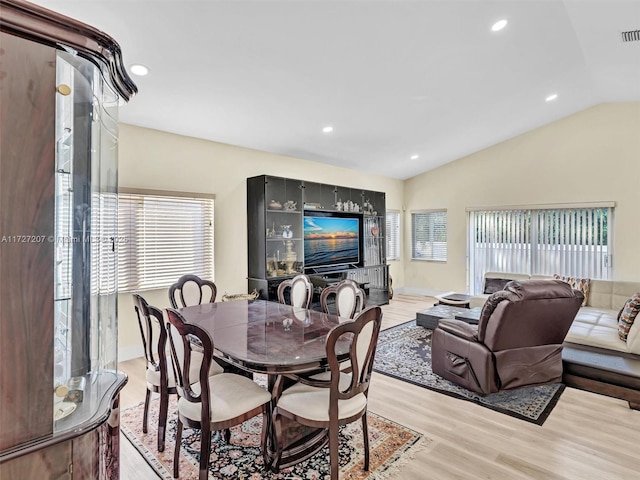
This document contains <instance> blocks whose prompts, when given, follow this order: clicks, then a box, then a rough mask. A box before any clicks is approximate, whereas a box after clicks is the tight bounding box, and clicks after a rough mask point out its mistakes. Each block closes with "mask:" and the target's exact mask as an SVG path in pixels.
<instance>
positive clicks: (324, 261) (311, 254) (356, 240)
mask: <svg viewBox="0 0 640 480" xmlns="http://www.w3.org/2000/svg"><path fill="white" fill-rule="evenodd" d="M362 229H363V221H362V214H361V213H350V212H322V211H310V210H307V211H305V212H304V267H305V269H307V268H315V267H330V266H339V265H344V266H347V265H353V266H357V267H361V266H362V245H363V235H362Z"/></svg>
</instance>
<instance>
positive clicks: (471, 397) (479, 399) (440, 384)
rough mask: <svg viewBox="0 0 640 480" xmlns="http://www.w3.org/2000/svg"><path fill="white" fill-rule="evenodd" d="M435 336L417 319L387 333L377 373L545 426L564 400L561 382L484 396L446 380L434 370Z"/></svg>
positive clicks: (380, 345) (379, 352)
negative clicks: (433, 346) (432, 341)
mask: <svg viewBox="0 0 640 480" xmlns="http://www.w3.org/2000/svg"><path fill="white" fill-rule="evenodd" d="M431 334H432V331H431V330H429V329H428V328H424V327H420V326H418V325H416V322H415V320H412V321H410V322H407V323H403V324H401V325H397V326H395V327H391V328H388V329H386V330H383V331H382V332H380V339H379V340H378V348H377V350H376V359H375V364H374V370H375V371H376V372H379V373H382V374H384V375H388V376H390V377H394V378H397V379H399V380H404V381H406V382H410V383H413V384H415V385H419V386H421V387H424V388H428V389H430V390H434V391H436V392H440V393H444V394H445V395H450V396H452V397H456V398H460V399H462V400H468V401H470V402H474V403H477V404H478V405H482V406H483V407H487V408H490V409H491V410H495V411H497V412H501V413H505V414H507V415H511V416H512V417H515V418H519V419H521V420H526V421H528V422H531V423H535V424H537V425H542V424H543V423H544V421H545V420H546V419H547V417H548V416H549V414H550V413H551V410H553V407H555V405H556V403H557V402H558V400H559V399H560V395H561V394H562V391H563V390H564V385H563V384H561V383H556V384H551V385H540V386H532V387H522V388H518V389H514V390H505V391H502V392H498V393H491V394H488V395H480V394H478V393H475V392H472V391H470V390H467V389H466V388H462V387H460V386H458V385H456V384H454V383H452V382H450V381H448V380H445V379H444V378H442V377H440V376H439V375H436V374H434V373H433V372H432V371H431Z"/></svg>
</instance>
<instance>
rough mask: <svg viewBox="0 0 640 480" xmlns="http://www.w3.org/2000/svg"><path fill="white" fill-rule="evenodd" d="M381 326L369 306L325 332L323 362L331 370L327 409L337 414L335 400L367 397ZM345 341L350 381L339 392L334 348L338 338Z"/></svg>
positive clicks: (379, 317) (379, 311)
mask: <svg viewBox="0 0 640 480" xmlns="http://www.w3.org/2000/svg"><path fill="white" fill-rule="evenodd" d="M381 323H382V309H381V308H380V307H377V306H376V307H369V308H367V309H366V310H363V311H362V312H360V313H359V314H358V315H357V316H356V317H355V318H354V319H353V320H352V321H349V322H343V323H341V324H340V325H337V326H335V327H334V328H333V329H331V331H330V332H329V334H328V336H327V340H326V350H327V359H328V361H329V368H330V370H331V393H330V400H331V401H330V404H331V406H330V409H333V408H335V409H336V412H335V414H336V415H337V408H338V400H346V399H349V398H352V397H354V396H355V395H358V394H359V393H364V394H365V395H366V394H367V392H368V390H369V381H370V379H371V371H372V369H373V360H374V358H375V354H376V346H377V344H378V335H379V333H380V325H381ZM343 336H344V337H345V338H344V340H348V341H349V357H348V360H347V361H348V362H349V363H350V364H351V382H350V384H349V386H348V387H347V388H346V389H345V390H340V388H339V385H340V378H341V375H344V373H342V372H341V370H340V368H341V366H342V367H344V365H341V363H340V361H341V360H342V361H343V362H344V361H345V360H344V359H342V358H340V359H339V358H338V354H337V352H336V345H337V344H338V342H339V341H340V340H342V339H343V338H342V337H343Z"/></svg>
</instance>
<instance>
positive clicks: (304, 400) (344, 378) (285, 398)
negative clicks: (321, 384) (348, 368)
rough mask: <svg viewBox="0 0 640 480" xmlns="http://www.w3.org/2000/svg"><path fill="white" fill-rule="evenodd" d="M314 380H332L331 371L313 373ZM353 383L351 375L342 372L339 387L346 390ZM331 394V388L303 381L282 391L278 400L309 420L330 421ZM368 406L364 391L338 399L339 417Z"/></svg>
mask: <svg viewBox="0 0 640 480" xmlns="http://www.w3.org/2000/svg"><path fill="white" fill-rule="evenodd" d="M310 378H312V379H314V380H321V381H322V380H323V381H330V380H331V372H325V373H324V374H319V375H313V376H312V377H310ZM350 384H351V375H350V374H348V373H342V372H341V373H340V380H339V385H338V389H339V390H341V391H345V390H347V389H348V388H349V385H350ZM329 394H330V389H328V388H318V387H313V386H310V385H305V384H303V383H296V384H295V385H293V386H292V387H290V388H288V389H286V390H285V391H284V392H282V396H281V397H280V399H279V400H278V407H279V408H282V409H284V410H286V411H288V412H290V413H292V414H294V415H298V416H302V417H305V418H308V419H309V420H313V421H319V422H328V421H329V408H328V405H329V401H330V399H329ZM366 406H367V397H366V395H365V394H364V393H358V394H357V395H356V396H354V397H351V398H349V399H345V400H338V419H340V420H344V419H346V418H350V417H352V416H353V415H356V414H357V413H358V412H361V411H362V410H363V409H364V408H365V407H366Z"/></svg>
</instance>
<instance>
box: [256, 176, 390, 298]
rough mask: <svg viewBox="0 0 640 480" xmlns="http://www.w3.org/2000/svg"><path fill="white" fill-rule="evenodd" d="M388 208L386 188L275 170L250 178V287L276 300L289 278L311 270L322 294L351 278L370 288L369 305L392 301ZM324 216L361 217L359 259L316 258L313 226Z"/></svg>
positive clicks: (309, 272)
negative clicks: (329, 181) (348, 184)
mask: <svg viewBox="0 0 640 480" xmlns="http://www.w3.org/2000/svg"><path fill="white" fill-rule="evenodd" d="M385 207H386V205H385V194H384V192H375V191H369V190H362V189H357V188H351V187H344V186H339V185H330V184H323V183H316V182H309V181H303V180H296V179H290V178H283V177H275V176H269V175H260V176H257V177H252V178H248V179H247V233H248V262H249V263H248V273H249V291H252V290H253V289H254V288H255V289H257V290H258V291H259V292H260V294H261V298H264V299H269V300H276V298H277V296H276V291H277V286H278V284H279V283H280V282H281V281H282V280H283V279H285V278H290V277H292V276H294V275H296V274H298V273H306V274H308V275H309V276H310V277H311V280H312V281H313V282H314V285H315V286H316V293H319V292H320V291H321V290H322V288H323V287H324V286H326V285H330V284H333V283H336V282H338V281H340V280H342V279H344V278H350V279H352V280H355V281H357V282H358V283H360V284H361V285H362V286H363V287H364V288H365V291H366V292H367V294H368V304H370V305H376V304H377V305H380V304H385V303H388V300H389V299H388V287H389V285H388V284H389V279H388V278H389V273H388V266H387V262H386V241H385V231H386V223H385ZM319 217H320V218H321V217H329V218H334V219H355V220H357V222H358V228H359V231H358V242H359V246H358V252H357V258H351V257H347V256H345V257H343V258H342V259H340V256H339V255H336V260H335V262H333V263H332V262H331V261H327V262H324V263H323V262H318V263H314V262H312V261H310V259H311V256H310V254H309V252H310V247H311V246H312V240H311V239H310V238H311V235H309V232H308V229H309V225H310V222H313V221H314V218H319ZM311 224H312V223H311ZM305 232H306V233H305ZM337 248H338V247H336V250H337Z"/></svg>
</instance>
